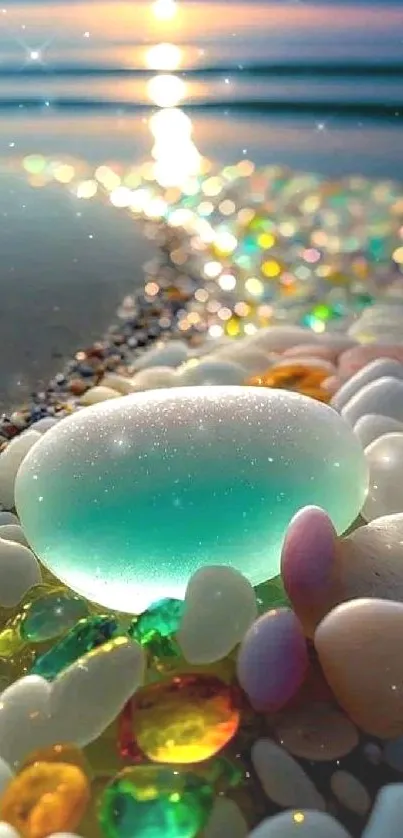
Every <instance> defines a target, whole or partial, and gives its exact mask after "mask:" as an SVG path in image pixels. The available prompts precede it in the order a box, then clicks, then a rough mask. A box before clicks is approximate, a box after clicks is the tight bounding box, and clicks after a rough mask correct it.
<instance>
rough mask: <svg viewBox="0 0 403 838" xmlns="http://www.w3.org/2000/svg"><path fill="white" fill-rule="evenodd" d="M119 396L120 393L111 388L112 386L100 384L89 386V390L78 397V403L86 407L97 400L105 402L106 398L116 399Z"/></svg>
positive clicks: (96, 402)
mask: <svg viewBox="0 0 403 838" xmlns="http://www.w3.org/2000/svg"><path fill="white" fill-rule="evenodd" d="M119 397H120V393H117V392H116V390H112V387H103V386H102V385H101V384H100V385H99V386H98V387H91V388H90V390H87V392H86V393H84V395H83V396H81V398H80V404H82V405H84V407H88V406H89V405H92V404H98V402H105V401H108V399H118V398H119Z"/></svg>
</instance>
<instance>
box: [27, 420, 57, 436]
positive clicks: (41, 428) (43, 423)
mask: <svg viewBox="0 0 403 838" xmlns="http://www.w3.org/2000/svg"><path fill="white" fill-rule="evenodd" d="M60 419H61V417H59V416H44V417H43V419H38V421H37V422H35V424H34V425H33V430H34V431H37V432H38V433H40V434H46V432H47V431H50V429H51V428H53V427H54V426H55V425H57V423H58V422H60Z"/></svg>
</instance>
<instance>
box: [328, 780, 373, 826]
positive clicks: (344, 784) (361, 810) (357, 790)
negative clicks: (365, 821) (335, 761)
mask: <svg viewBox="0 0 403 838" xmlns="http://www.w3.org/2000/svg"><path fill="white" fill-rule="evenodd" d="M330 788H331V790H332V792H333V794H334V796H335V797H337V799H338V801H339V803H341V804H342V806H344V807H345V808H346V809H349V810H350V812H354V814H356V815H360V816H361V817H363V816H364V815H366V814H367V812H369V810H370V808H371V798H370V796H369V794H368V792H367V790H366V788H365V786H363V784H362V783H360V781H359V780H357V779H356V777H354V776H353V775H352V774H350V773H349V772H348V771H335V772H334V774H332V777H331V780H330Z"/></svg>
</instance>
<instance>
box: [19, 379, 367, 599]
mask: <svg viewBox="0 0 403 838" xmlns="http://www.w3.org/2000/svg"><path fill="white" fill-rule="evenodd" d="M32 453H33V456H32V457H30V456H29V455H28V460H26V462H25V463H24V464H23V466H22V468H21V469H20V471H19V474H18V479H17V488H16V493H17V507H18V512H19V515H20V518H21V525H22V527H23V529H24V532H25V533H26V536H27V538H28V541H29V543H30V544H31V546H32V548H33V549H34V550H35V553H36V554H37V555H38V556H39V557H40V558H41V557H42V558H44V560H45V562H46V566H47V567H48V568H49V569H50V570H51V571H52V572H53V573H54V574H55V575H56V576H58V577H60V578H62V579H63V580H64V581H65V583H66V584H69V586H70V587H73V589H75V586H77V588H78V590H79V593H81V594H84V595H87V596H88V598H89V599H91V600H92V601H97V602H99V603H100V604H101V605H104V606H106V607H110V608H112V609H114V608H116V609H117V610H120V611H122V610H125V609H127V611H128V612H129V613H133V614H138V613H141V612H142V611H144V610H145V609H146V608H148V606H149V605H150V604H151V603H152V602H155V601H156V600H158V599H161V597H165V598H166V597H170V598H173V599H183V596H184V593H185V591H186V587H187V584H188V582H189V578H190V577H191V575H192V574H193V573H194V572H195V571H196V570H198V569H199V567H203V566H206V565H209V564H211V563H212V562H213V563H214V564H216V565H229V566H230V567H234V568H236V569H237V570H238V571H240V572H241V573H242V574H243V575H244V576H246V578H247V579H248V580H249V582H251V584H252V585H254V586H255V585H259V584H260V583H261V582H264V581H266V580H267V579H270V578H272V577H274V576H276V575H278V573H279V558H280V550H281V545H282V542H283V538H284V533H285V531H286V529H287V526H288V523H289V521H290V519H291V518H292V516H293V514H295V512H296V510H297V509H298V508H300V507H301V506H302V504H303V503H304V502H308V503H309V502H310V503H315V502H316V503H317V504H320V505H321V506H323V507H324V508H326V509H327V511H328V512H329V514H330V515H331V517H332V520H333V522H334V525H335V528H336V529H337V530H338V531H339V532H343V531H344V530H345V529H346V528H347V527H348V526H349V525H350V524H351V523H352V521H354V519H355V518H356V516H357V514H358V512H359V510H360V509H361V506H362V503H363V501H364V498H365V493H366V489H367V464H366V460H365V457H364V453H363V451H362V448H361V446H360V445H359V443H358V441H357V439H356V437H355V436H354V434H353V432H352V430H351V429H350V428H349V427H348V425H346V423H345V422H343V421H342V419H341V418H340V416H339V415H338V413H337V412H336V411H335V410H332V409H331V408H329V407H327V406H326V405H322V404H320V403H318V402H315V401H314V400H313V399H309V398H306V397H303V396H301V395H299V394H297V393H290V392H286V391H282V390H271V389H270V388H264V387H211V388H209V389H208V390H207V391H206V390H205V389H204V388H203V387H192V388H187V387H183V388H181V387H175V388H173V389H167V390H155V391H151V392H147V393H136V394H134V395H129V396H125V397H124V398H123V399H112V400H111V401H107V402H104V403H103V404H101V405H96V406H93V407H91V408H88V410H82V411H78V412H76V413H74V414H73V415H72V416H70V417H68V418H66V419H64V420H63V422H61V423H60V424H59V425H58V426H57V427H56V428H53V430H52V431H51V432H49V434H45V435H44V436H43V437H41V441H40V442H39V443H38V445H37V446H35V448H34V450H33V452H32ZM77 475H79V479H77ZM78 483H79V502H77V503H75V502H73V501H72V500H71V499H72V498H75V497H77V484H78ZM156 486H157V487H158V491H157V493H156ZM66 498H67V499H69V501H68V502H66ZM61 510H63V515H61ZM116 510H119V514H118V519H119V525H118V526H117V525H116ZM150 511H151V512H152V514H153V516H156V518H155V520H156V522H157V519H158V526H151V527H150ZM78 533H79V538H78ZM61 544H62V545H63V550H61V549H60V545H61Z"/></svg>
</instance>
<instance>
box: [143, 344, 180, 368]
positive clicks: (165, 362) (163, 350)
mask: <svg viewBox="0 0 403 838" xmlns="http://www.w3.org/2000/svg"><path fill="white" fill-rule="evenodd" d="M187 357H188V348H187V346H186V343H184V342H183V341H181V340H171V341H168V342H167V343H162V344H157V346H153V347H152V349H148V350H147V351H146V352H143V354H142V355H141V356H140V358H136V360H135V362H134V364H133V369H134V370H136V371H138V370H144V369H149V368H150V367H178V366H179V364H183V363H184V362H185V361H186V358H187Z"/></svg>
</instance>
